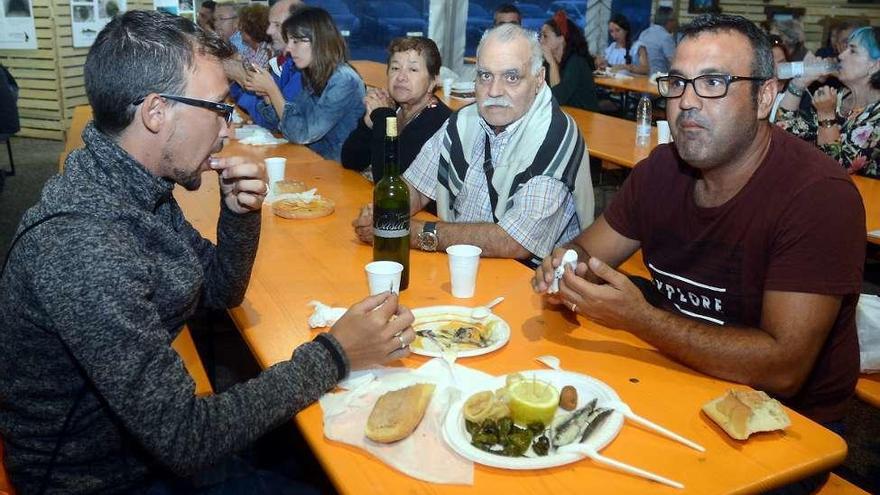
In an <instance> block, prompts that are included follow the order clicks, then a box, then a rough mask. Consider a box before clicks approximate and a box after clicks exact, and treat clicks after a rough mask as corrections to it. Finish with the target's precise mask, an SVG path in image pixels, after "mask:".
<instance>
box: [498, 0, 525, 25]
mask: <svg viewBox="0 0 880 495" xmlns="http://www.w3.org/2000/svg"><path fill="white" fill-rule="evenodd" d="M495 14H516V16H517V17H519V19H520V21H522V12H520V11H519V9H518V8H516V5H514V4H512V3H502V4H501V5H499V6H498V8H497V9H495Z"/></svg>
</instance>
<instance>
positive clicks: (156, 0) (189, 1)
mask: <svg viewBox="0 0 880 495" xmlns="http://www.w3.org/2000/svg"><path fill="white" fill-rule="evenodd" d="M153 9H155V10H158V11H161V12H168V13H169V14H174V15H179V16H182V17H186V18H187V19H189V20H193V19H195V10H194V9H193V0H153Z"/></svg>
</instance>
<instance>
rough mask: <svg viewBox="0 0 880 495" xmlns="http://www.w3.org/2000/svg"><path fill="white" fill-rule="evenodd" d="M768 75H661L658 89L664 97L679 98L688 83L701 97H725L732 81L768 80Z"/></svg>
mask: <svg viewBox="0 0 880 495" xmlns="http://www.w3.org/2000/svg"><path fill="white" fill-rule="evenodd" d="M766 80H767V78H766V77H747V76H731V75H730V74H703V75H702V76H697V77H695V78H693V79H688V78H686V77H681V76H660V77H658V78H657V90H658V91H659V92H660V96H662V97H664V98H679V97H681V95H683V94H684V90H685V89H686V88H687V85H688V84H691V85H692V86H693V87H694V91H695V92H696V93H697V96H699V97H701V98H724V97H725V96H727V90H728V87H729V86H730V83H734V82H737V81H766Z"/></svg>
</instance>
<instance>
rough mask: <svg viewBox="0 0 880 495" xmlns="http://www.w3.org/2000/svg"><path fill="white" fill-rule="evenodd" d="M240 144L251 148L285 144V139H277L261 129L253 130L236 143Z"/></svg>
mask: <svg viewBox="0 0 880 495" xmlns="http://www.w3.org/2000/svg"><path fill="white" fill-rule="evenodd" d="M238 142H239V143H241V144H249V145H251V146H261V145H268V144H281V143H286V142H287V140H286V139H279V138H276V137H275V136H273V135H272V133H271V132H269V131H267V130H266V129H263V128H262V127H260V128H257V129H253V130H252V131H251V132H250V135H249V136H247V137H244V138H242V139H240V140H239V141H238Z"/></svg>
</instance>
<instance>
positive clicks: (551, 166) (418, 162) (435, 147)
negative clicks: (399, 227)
mask: <svg viewBox="0 0 880 495" xmlns="http://www.w3.org/2000/svg"><path fill="white" fill-rule="evenodd" d="M542 60H543V55H542V51H541V46H540V44H539V43H538V38H537V35H536V34H535V33H534V32H532V31H528V30H525V29H523V28H522V27H520V26H518V25H515V24H503V25H501V26H498V27H495V28H493V29H491V30H489V31H487V32H486V33H485V34H484V35H483V39H482V40H481V41H480V45H479V47H478V48H477V80H476V87H475V94H476V104H474V105H469V106H467V107H464V108H462V109H461V110H459V111H458V112H455V113H453V114H452V115H451V116H450V118H449V120H447V122H446V123H445V124H444V125H443V126H442V127H441V128H440V130H438V131H437V133H436V134H434V136H433V137H432V138H431V139H429V140H428V141H427V142H426V143H425V145H424V147H422V150H421V152H420V153H419V155H418V156H417V157H416V159H415V160H414V161H413V163H412V165H410V167H409V168H408V169H407V170H406V172H405V173H404V180H405V181H406V182H407V184H408V185H409V189H410V211H411V213H412V214H415V213H416V212H418V211H420V210H422V209H423V208H425V207H426V206H427V205H428V203H429V202H431V201H432V200H434V201H436V202H437V215H438V216H439V217H440V221H439V222H423V221H421V220H415V219H413V220H412V221H411V229H410V231H411V233H413V234H414V235H411V239H412V240H411V243H412V245H413V247H417V248H419V249H422V250H424V251H443V250H445V249H446V248H447V247H449V246H452V245H454V244H472V245H475V246H479V247H480V248H481V249H482V255H483V256H486V257H497V258H514V259H517V260H520V261H523V262H526V263H530V264H532V266H534V264H535V263H537V262H538V261H540V260H541V259H542V258H543V257H545V256H547V255H548V254H550V251H551V250H552V249H553V247H554V246H556V245H559V244H562V243H565V242H568V241H569V240H571V239H572V238H573V237H574V236H576V235H577V233H578V232H579V231H580V229H582V228H585V227H586V226H587V225H589V224H590V223H592V221H593V188H592V182H591V180H590V167H589V163H588V160H589V157H588V154H587V150H586V145H585V144H584V141H583V139H582V138H581V135H580V132H579V131H578V128H577V125H576V124H575V123H574V121H573V119H572V118H571V117H569V116H567V115H566V114H565V113H563V112H562V111H561V110H560V109H559V105H558V104H557V103H556V101H555V100H554V99H553V95H552V93H551V92H550V88H549V87H547V86H546V85H545V83H544V68H543V66H542ZM372 224H373V219H372V211H371V209H370V207H369V206H365V207H364V208H363V209H362V211H361V214H360V216H359V217H358V218H356V219H355V220H354V222H353V226H354V227H355V232H356V234H357V236H358V238H359V239H361V240H362V241H363V242H367V243H371V242H372V240H373V233H372Z"/></svg>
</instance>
